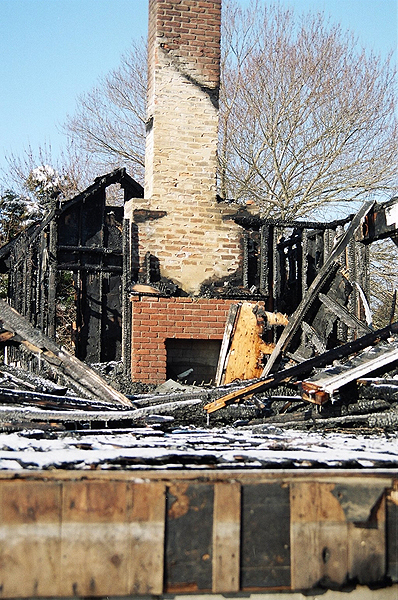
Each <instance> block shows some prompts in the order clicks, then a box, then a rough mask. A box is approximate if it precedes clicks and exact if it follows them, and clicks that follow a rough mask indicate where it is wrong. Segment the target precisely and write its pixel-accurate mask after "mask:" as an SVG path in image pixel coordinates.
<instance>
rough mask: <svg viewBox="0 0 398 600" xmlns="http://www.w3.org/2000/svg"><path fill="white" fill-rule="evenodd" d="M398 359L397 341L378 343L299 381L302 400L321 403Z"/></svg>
mask: <svg viewBox="0 0 398 600" xmlns="http://www.w3.org/2000/svg"><path fill="white" fill-rule="evenodd" d="M397 360H398V341H395V342H390V343H389V344H379V345H378V346H375V347H374V348H370V349H367V350H365V351H364V352H362V353H361V354H359V355H357V356H356V357H355V358H353V359H352V360H351V361H349V362H348V363H345V364H343V365H338V366H335V367H331V368H330V369H326V370H325V371H323V372H322V373H318V374H317V375H315V376H314V377H312V378H310V379H307V380H305V381H302V382H301V389H302V396H303V399H304V400H308V401H309V402H314V403H315V404H323V403H324V402H326V401H328V400H330V399H332V398H333V395H334V394H335V393H336V391H337V390H339V389H340V388H342V387H343V386H345V385H347V384H348V383H350V382H351V381H354V380H355V379H357V378H358V377H362V376H364V375H367V374H369V373H372V372H374V371H376V370H378V369H381V368H383V367H387V366H389V365H391V363H394V362H396V361H397Z"/></svg>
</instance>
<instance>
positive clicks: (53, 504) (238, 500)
mask: <svg viewBox="0 0 398 600" xmlns="http://www.w3.org/2000/svg"><path fill="white" fill-rule="evenodd" d="M144 477H145V478H144ZM144 477H143V472H142V471H137V472H133V471H131V472H128V471H124V472H119V471H118V472H115V471H113V472H110V471H105V472H92V471H84V472H83V471H81V472H72V471H69V472H67V471H60V472H50V471H48V472H41V473H40V472H34V473H33V472H28V471H27V472H22V473H18V474H17V475H12V474H11V473H4V474H3V475H2V478H1V479H0V596H1V597H4V598H28V597H37V598H40V597H42V598H43V597H53V598H56V597H65V596H67V597H71V596H74V597H83V596H85V597H87V596H91V597H103V596H118V595H120V596H142V595H160V594H163V593H174V594H178V593H186V592H194V591H196V592H202V593H224V594H228V593H230V594H232V593H240V592H250V591H261V590H264V591H267V590H283V589H284V590H292V591H294V590H310V589H312V588H314V587H315V586H317V585H319V584H321V585H323V586H326V587H332V588H339V587H341V586H343V585H345V584H346V583H348V582H357V583H360V584H368V585H370V584H378V585H382V584H383V583H384V584H385V585H386V584H388V582H389V581H392V582H394V581H395V582H396V581H397V579H398V572H397V571H398V569H397V564H398V558H397V551H398V543H397V531H398V510H397V507H398V496H397V489H398V480H397V477H396V471H395V472H383V473H381V472H377V471H374V472H373V473H372V472H368V473H365V474H364V473H360V472H349V471H346V472H338V471H335V472H327V471H284V472H280V471H253V472H250V471H242V470H239V471H207V470H200V471H189V472H188V471H180V472H176V471H170V472H168V471H145V475H144Z"/></svg>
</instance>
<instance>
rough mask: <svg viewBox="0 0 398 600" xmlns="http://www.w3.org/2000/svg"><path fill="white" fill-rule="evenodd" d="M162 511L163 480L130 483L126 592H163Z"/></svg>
mask: <svg viewBox="0 0 398 600" xmlns="http://www.w3.org/2000/svg"><path fill="white" fill-rule="evenodd" d="M165 514H166V488H165V485H164V484H163V483H145V482H143V483H135V484H134V485H133V486H132V506H131V515H130V527H131V540H130V565H129V579H128V589H129V592H128V593H129V594H161V593H162V592H163V565H164V532H165Z"/></svg>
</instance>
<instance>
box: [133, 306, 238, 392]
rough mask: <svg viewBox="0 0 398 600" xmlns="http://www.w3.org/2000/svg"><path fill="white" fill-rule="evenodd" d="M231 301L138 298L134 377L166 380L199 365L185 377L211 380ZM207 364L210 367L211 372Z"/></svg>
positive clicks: (195, 380)
mask: <svg viewBox="0 0 398 600" xmlns="http://www.w3.org/2000/svg"><path fill="white" fill-rule="evenodd" d="M231 303H232V300H219V299H216V298H161V297H154V296H140V295H137V296H133V298H132V356H133V361H132V378H133V379H134V380H136V381H145V382H151V383H161V382H162V381H165V379H166V378H167V377H168V376H171V377H172V378H173V379H176V378H178V377H177V376H178V375H180V374H181V373H183V372H184V371H187V370H190V369H193V371H192V372H191V373H189V374H188V375H186V376H185V377H183V378H181V379H182V380H183V381H185V380H187V381H188V382H190V383H193V382H196V383H198V384H200V383H202V382H204V383H209V381H210V380H211V379H214V374H215V367H216V366H217V362H216V361H214V356H215V352H217V356H218V351H219V347H220V345H221V340H222V337H223V333H224V326H225V321H226V318H227V315H228V311H229V307H230V305H231ZM197 342H199V343H197ZM206 346H207V352H206ZM206 355H207V356H206ZM198 357H199V358H198ZM206 358H207V360H206ZM214 362H215V364H214ZM201 365H204V366H206V367H207V373H206V374H205V370H204V368H203V367H202V368H200V367H201ZM177 371H178V372H177Z"/></svg>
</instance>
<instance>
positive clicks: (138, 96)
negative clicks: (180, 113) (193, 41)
mask: <svg viewBox="0 0 398 600" xmlns="http://www.w3.org/2000/svg"><path fill="white" fill-rule="evenodd" d="M146 64H147V62H146V41H145V40H144V39H141V40H139V41H138V42H134V43H133V45H132V47H131V49H130V51H129V52H128V53H127V54H125V55H124V56H123V57H122V60H121V65H120V67H119V68H117V69H115V70H113V71H111V72H110V73H109V74H108V75H107V76H106V77H104V78H103V79H101V80H100V81H99V83H98V85H97V86H96V87H95V88H94V89H92V90H91V91H89V92H87V93H86V94H84V95H82V96H80V98H79V99H78V103H77V106H78V108H77V111H76V113H75V114H74V115H72V116H68V118H67V121H66V123H65V131H66V132H67V134H68V136H69V137H70V138H72V139H73V140H74V143H75V144H76V145H77V146H78V147H80V149H81V150H82V151H83V152H84V153H85V154H88V155H89V156H91V157H92V158H94V159H95V160H96V164H97V167H98V169H99V170H110V169H111V168H115V167H118V166H125V167H127V169H128V171H129V173H130V175H132V177H134V178H135V179H137V180H138V181H142V180H143V177H144V155H145V104H146V86H147V67H146Z"/></svg>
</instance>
